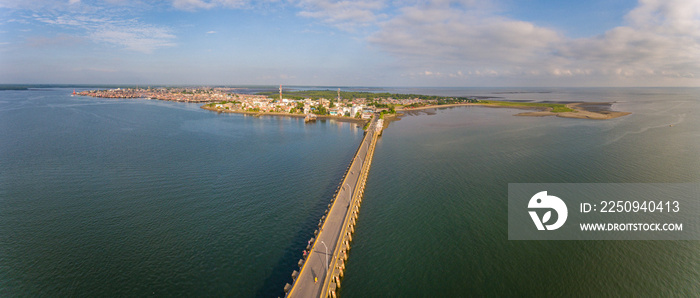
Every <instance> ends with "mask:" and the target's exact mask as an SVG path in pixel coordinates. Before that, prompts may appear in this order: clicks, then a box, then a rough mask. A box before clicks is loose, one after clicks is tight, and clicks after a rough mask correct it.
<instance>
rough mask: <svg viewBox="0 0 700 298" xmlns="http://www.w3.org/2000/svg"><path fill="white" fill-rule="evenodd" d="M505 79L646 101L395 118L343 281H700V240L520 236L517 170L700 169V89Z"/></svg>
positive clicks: (557, 291) (669, 284)
mask: <svg viewBox="0 0 700 298" xmlns="http://www.w3.org/2000/svg"><path fill="white" fill-rule="evenodd" d="M439 91H440V92H443V93H447V92H455V91H446V90H444V89H440V90H439ZM498 91H499V92H498V93H496V92H486V91H485V92H483V95H485V96H489V95H491V96H507V97H508V98H512V99H522V100H525V99H536V98H543V99H545V100H585V101H618V102H620V103H618V104H616V105H615V108H616V109H618V110H622V111H630V112H633V113H634V114H632V115H630V116H627V117H623V118H618V119H613V120H608V121H589V120H578V119H563V118H554V117H549V118H530V117H513V116H511V115H512V114H514V113H517V112H519V111H517V110H511V109H489V108H483V107H468V108H450V109H438V110H430V111H427V112H423V113H416V114H417V115H413V116H408V117H404V118H403V119H402V120H400V121H398V122H395V123H392V124H391V125H390V126H389V129H387V130H386V131H385V132H384V134H383V136H382V138H381V139H380V140H379V143H378V145H377V148H376V153H375V157H374V162H373V165H372V170H371V172H370V176H369V180H368V185H367V189H366V192H365V200H364V201H363V206H362V213H361V216H360V218H359V221H358V226H357V229H356V235H355V236H354V237H353V240H354V246H353V248H352V252H351V256H350V259H349V261H348V264H347V272H346V274H345V276H346V277H345V279H344V280H343V283H342V290H341V295H342V296H343V297H367V296H373V297H381V296H386V297H455V296H456V297H459V296H481V297H495V296H508V297H522V296H653V297H659V296H686V297H697V296H698V295H700V241H508V240H507V239H508V234H507V197H508V190H507V185H508V183H515V182H522V183H544V182H550V183H557V182H567V183H573V182H591V183H607V182H620V183H625V182H698V181H700V129H699V128H700V92H699V91H700V90H698V89H566V90H564V91H561V92H560V91H557V90H551V93H512V94H511V93H506V94H504V93H503V91H508V90H507V89H506V90H503V89H500V90H498ZM525 91H532V90H531V89H527V90H525ZM509 92H510V91H509ZM435 93H438V92H435ZM670 125H673V126H670Z"/></svg>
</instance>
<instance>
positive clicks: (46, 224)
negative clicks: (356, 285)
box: [0, 89, 362, 297]
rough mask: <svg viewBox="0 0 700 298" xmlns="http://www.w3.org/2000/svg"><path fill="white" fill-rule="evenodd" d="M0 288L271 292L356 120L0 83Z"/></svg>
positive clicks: (321, 201)
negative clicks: (259, 113) (236, 111)
mask: <svg viewBox="0 0 700 298" xmlns="http://www.w3.org/2000/svg"><path fill="white" fill-rule="evenodd" d="M0 92H1V93H0V100H1V101H2V102H1V103H0V165H2V171H0V296H3V297H10V296H72V295H76V296H144V295H157V296H172V295H177V296H195V295H197V296H199V295H204V296H236V297H252V296H256V295H257V296H276V295H278V294H281V293H282V287H283V286H284V283H285V282H287V279H289V275H290V274H291V272H292V270H293V269H294V268H295V266H296V261H297V260H298V258H299V256H300V253H301V251H302V249H303V248H304V247H305V246H306V240H308V238H309V237H310V236H311V234H312V233H313V228H314V227H315V225H316V223H317V222H318V219H319V218H320V217H321V215H322V214H323V210H324V209H325V207H326V204H327V203H328V201H329V200H330V198H331V196H332V194H333V191H334V190H335V188H336V187H337V185H338V184H339V183H340V179H341V178H342V175H343V173H344V171H345V169H346V167H347V165H348V164H349V162H350V160H351V158H352V157H353V154H354V151H355V149H356V148H357V146H358V145H359V142H360V140H361V137H362V131H361V129H358V128H356V125H355V124H350V123H335V122H334V123H331V122H323V121H319V122H318V123H316V124H312V125H304V122H303V119H301V118H277V117H276V118H273V117H261V118H255V117H246V116H242V115H233V114H216V113H213V112H209V111H205V110H202V109H200V108H199V105H194V104H182V103H172V102H161V101H148V100H109V99H96V98H86V97H70V96H69V94H70V92H72V90H67V89H65V90H33V91H0Z"/></svg>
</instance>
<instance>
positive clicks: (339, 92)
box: [338, 88, 340, 102]
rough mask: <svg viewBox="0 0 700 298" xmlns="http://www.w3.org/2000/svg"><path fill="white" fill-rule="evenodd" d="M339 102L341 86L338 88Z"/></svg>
mask: <svg viewBox="0 0 700 298" xmlns="http://www.w3.org/2000/svg"><path fill="white" fill-rule="evenodd" d="M338 102H340V88H338Z"/></svg>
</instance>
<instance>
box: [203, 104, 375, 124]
mask: <svg viewBox="0 0 700 298" xmlns="http://www.w3.org/2000/svg"><path fill="white" fill-rule="evenodd" d="M199 108H201V109H205V110H208V111H212V112H217V113H231V114H244V115H251V116H255V117H260V116H282V117H293V118H304V117H306V115H305V114H290V113H283V112H247V111H239V110H224V109H218V108H212V107H208V106H207V105H202V106H200V107H199ZM316 118H317V120H336V121H340V122H349V123H357V124H362V125H364V124H365V123H367V122H368V121H369V120H368V119H357V118H352V117H345V116H331V115H316Z"/></svg>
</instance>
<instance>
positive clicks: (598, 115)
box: [396, 102, 632, 120]
mask: <svg viewBox="0 0 700 298" xmlns="http://www.w3.org/2000/svg"><path fill="white" fill-rule="evenodd" d="M612 104H613V103H611V102H590V103H589V102H576V103H568V104H566V107H568V108H570V109H573V110H574V112H559V113H554V112H552V108H549V107H528V106H519V105H517V104H513V105H495V104H491V103H458V104H446V105H427V106H422V107H418V108H411V109H403V108H401V109H396V111H397V112H409V111H417V110H427V109H439V108H449V107H458V106H482V107H489V108H511V109H525V110H537V111H534V112H523V113H518V114H515V115H514V116H529V117H545V116H557V117H562V118H575V119H591V120H607V119H613V118H618V117H622V116H626V115H629V114H632V113H630V112H620V111H612V110H610V109H609V108H610V107H611V106H612ZM587 105H597V106H605V107H606V108H604V109H591V108H589V109H586V106H587Z"/></svg>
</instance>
